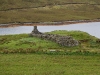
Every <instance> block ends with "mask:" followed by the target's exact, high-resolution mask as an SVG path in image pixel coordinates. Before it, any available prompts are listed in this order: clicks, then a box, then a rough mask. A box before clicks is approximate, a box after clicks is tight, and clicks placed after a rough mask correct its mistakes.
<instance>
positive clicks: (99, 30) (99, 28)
mask: <svg viewBox="0 0 100 75" xmlns="http://www.w3.org/2000/svg"><path fill="white" fill-rule="evenodd" d="M32 30H33V26H19V27H11V28H0V35H9V34H21V33H30V32H31V31H32ZM38 30H39V31H41V32H50V31H54V30H80V31H84V32H87V33H89V34H90V35H93V36H96V37H98V38H100V22H92V23H80V24H71V25H62V26H38Z"/></svg>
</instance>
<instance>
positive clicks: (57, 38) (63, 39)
mask: <svg viewBox="0 0 100 75" xmlns="http://www.w3.org/2000/svg"><path fill="white" fill-rule="evenodd" d="M30 35H31V36H34V37H38V38H41V39H45V40H51V41H53V42H56V43H58V44H59V45H61V46H68V47H71V46H77V45H79V42H78V41H77V40H75V39H73V38H72V37H71V36H61V35H57V34H44V33H41V34H30Z"/></svg>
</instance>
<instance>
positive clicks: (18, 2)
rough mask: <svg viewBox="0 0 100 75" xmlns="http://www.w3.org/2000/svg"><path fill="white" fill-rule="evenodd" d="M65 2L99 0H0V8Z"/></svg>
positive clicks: (87, 2) (90, 2)
mask: <svg viewBox="0 0 100 75" xmlns="http://www.w3.org/2000/svg"><path fill="white" fill-rule="evenodd" d="M67 3H70V4H71V3H86V4H100V1H99V0H0V10H6V9H11V8H25V7H42V6H46V5H59V4H62V5H63V4H67Z"/></svg>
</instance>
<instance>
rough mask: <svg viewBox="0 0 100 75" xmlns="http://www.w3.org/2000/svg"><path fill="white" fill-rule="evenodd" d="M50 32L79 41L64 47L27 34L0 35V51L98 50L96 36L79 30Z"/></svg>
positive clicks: (98, 44)
mask: <svg viewBox="0 0 100 75" xmlns="http://www.w3.org/2000/svg"><path fill="white" fill-rule="evenodd" d="M49 33H50V34H59V35H70V36H72V37H73V38H74V39H77V40H78V41H80V45H79V46H76V47H64V46H60V45H58V44H57V43H54V42H52V41H48V40H43V39H39V38H35V37H29V35H28V34H19V35H4V36H0V53H39V52H40V53H50V52H52V51H54V52H55V53H56V52H58V53H59V52H61V53H68V52H83V53H84V52H96V53H99V52H100V43H97V42H96V40H97V38H95V37H93V36H91V35H89V34H87V33H86V32H81V31H53V32H49Z"/></svg>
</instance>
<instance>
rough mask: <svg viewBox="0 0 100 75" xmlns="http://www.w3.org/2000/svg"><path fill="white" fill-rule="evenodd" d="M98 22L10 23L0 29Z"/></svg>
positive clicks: (99, 20)
mask: <svg viewBox="0 0 100 75" xmlns="http://www.w3.org/2000/svg"><path fill="white" fill-rule="evenodd" d="M88 22H100V19H93V20H68V21H61V22H12V23H3V24H0V28H7V27H17V26H54V25H69V24H77V23H88Z"/></svg>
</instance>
